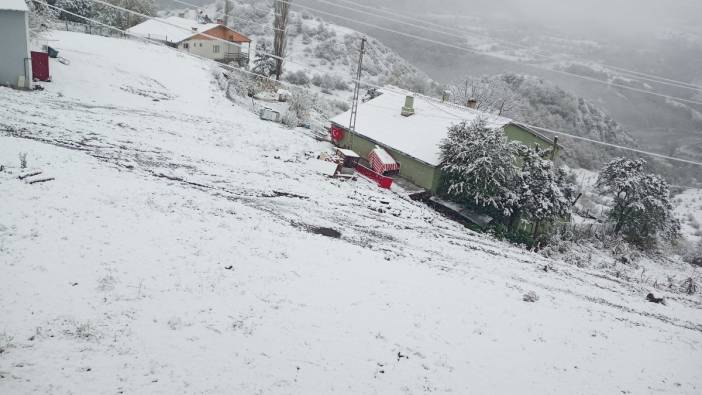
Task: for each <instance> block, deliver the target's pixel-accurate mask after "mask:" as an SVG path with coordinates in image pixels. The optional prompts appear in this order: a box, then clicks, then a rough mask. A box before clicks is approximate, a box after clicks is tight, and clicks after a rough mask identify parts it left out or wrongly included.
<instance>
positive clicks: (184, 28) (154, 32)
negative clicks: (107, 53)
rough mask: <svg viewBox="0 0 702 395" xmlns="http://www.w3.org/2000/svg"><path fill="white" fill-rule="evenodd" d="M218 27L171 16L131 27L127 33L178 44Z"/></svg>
mask: <svg viewBox="0 0 702 395" xmlns="http://www.w3.org/2000/svg"><path fill="white" fill-rule="evenodd" d="M217 26H219V24H217V23H198V22H197V21H194V20H192V19H186V18H181V17H177V16H170V17H168V18H153V19H149V20H147V21H144V22H142V23H140V24H138V25H136V26H133V27H130V28H129V29H127V31H128V32H130V33H133V34H136V35H139V36H142V37H147V38H151V39H154V40H161V41H167V42H169V43H174V44H177V43H179V42H181V41H183V40H187V39H188V38H190V37H192V36H195V35H197V34H200V33H204V32H206V31H208V30H210V29H214V28H215V27H217Z"/></svg>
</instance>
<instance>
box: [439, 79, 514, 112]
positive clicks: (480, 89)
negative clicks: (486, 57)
mask: <svg viewBox="0 0 702 395" xmlns="http://www.w3.org/2000/svg"><path fill="white" fill-rule="evenodd" d="M449 92H450V100H451V102H453V103H455V104H459V105H462V106H470V105H469V101H472V100H475V104H474V107H473V108H475V109H476V110H479V111H484V112H488V113H491V114H495V115H505V116H511V115H514V114H515V113H518V112H519V110H520V109H521V108H522V107H523V106H522V103H521V98H520V96H519V95H518V94H517V93H516V92H514V91H513V90H512V89H510V88H509V87H508V86H507V84H505V83H503V82H502V81H501V80H498V79H494V78H493V79H490V78H485V77H483V78H480V79H476V78H470V77H467V78H464V79H463V80H461V81H459V82H457V83H455V84H453V85H451V86H450V87H449Z"/></svg>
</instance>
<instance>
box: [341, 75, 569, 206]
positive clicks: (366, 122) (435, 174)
mask: <svg viewBox="0 0 702 395" xmlns="http://www.w3.org/2000/svg"><path fill="white" fill-rule="evenodd" d="M398 92H402V93H398ZM377 93H379V95H378V96H375V97H373V98H372V99H370V100H367V101H365V102H363V103H360V104H359V106H358V114H357V118H356V128H355V132H353V133H351V132H350V131H349V119H350V116H351V113H350V111H347V112H344V113H342V114H339V115H337V116H336V117H334V118H333V119H332V120H331V123H332V129H333V130H335V131H336V132H335V133H332V138H333V139H334V142H335V143H336V145H338V146H339V147H342V148H348V149H352V150H354V151H355V152H356V153H358V154H359V155H360V156H361V157H363V158H368V154H369V153H370V151H371V150H372V149H373V148H375V146H380V147H382V148H384V149H385V150H386V151H388V152H389V153H390V155H392V157H393V158H394V159H395V161H397V162H398V163H399V164H400V176H401V177H402V178H404V179H406V180H408V181H410V182H412V183H414V184H415V185H417V186H419V187H422V188H424V189H426V190H428V191H432V192H436V190H437V189H438V187H439V180H440V178H441V170H440V169H439V165H440V163H441V158H440V154H441V152H440V148H439V146H440V144H441V141H442V140H444V139H445V138H446V136H447V133H448V128H449V127H451V126H453V125H455V124H457V123H459V122H461V121H469V122H470V121H473V120H475V119H477V118H478V117H484V118H485V120H486V121H487V123H488V125H489V126H491V127H494V128H499V129H502V130H503V131H504V133H505V134H506V135H507V137H508V138H509V139H511V140H516V141H521V142H522V143H524V144H526V145H529V146H532V147H534V146H540V147H542V148H552V147H553V146H554V141H553V140H552V139H550V138H548V137H546V136H543V135H542V134H540V133H538V132H536V131H534V130H532V129H530V128H528V127H527V126H524V125H521V124H519V123H517V122H515V121H513V120H511V119H508V118H505V117H499V116H495V115H492V114H488V113H485V112H481V111H477V110H474V109H472V108H468V107H461V106H457V105H454V104H449V103H439V102H436V101H433V100H429V99H428V98H422V97H420V96H417V97H415V96H414V95H413V93H411V92H407V91H403V90H400V89H398V88H394V87H393V88H390V89H386V90H379V91H378V92H377ZM377 93H376V94H377ZM559 149H560V147H557V149H556V155H557V154H558V150H559Z"/></svg>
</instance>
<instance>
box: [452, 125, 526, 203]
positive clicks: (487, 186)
mask: <svg viewBox="0 0 702 395" xmlns="http://www.w3.org/2000/svg"><path fill="white" fill-rule="evenodd" d="M440 149H441V170H442V180H441V188H440V191H441V193H442V194H444V195H446V196H448V197H449V198H451V199H453V200H455V201H457V202H460V203H467V204H470V205H472V206H478V207H491V208H492V209H494V210H496V211H498V212H500V213H502V215H504V216H509V215H511V214H512V210H513V207H514V204H515V203H516V202H517V196H516V194H515V193H514V188H515V178H516V176H517V171H518V168H517V167H516V165H515V161H514V153H515V150H516V145H514V144H513V143H510V142H509V141H508V140H507V137H506V136H505V134H504V133H503V132H502V131H501V130H499V129H494V128H490V127H488V126H487V122H486V121H485V119H482V118H481V119H477V120H476V121H474V122H471V123H468V122H465V121H464V122H462V123H459V124H457V125H454V126H452V127H450V128H449V130H448V135H447V138H446V139H445V140H444V141H442V143H441V146H440Z"/></svg>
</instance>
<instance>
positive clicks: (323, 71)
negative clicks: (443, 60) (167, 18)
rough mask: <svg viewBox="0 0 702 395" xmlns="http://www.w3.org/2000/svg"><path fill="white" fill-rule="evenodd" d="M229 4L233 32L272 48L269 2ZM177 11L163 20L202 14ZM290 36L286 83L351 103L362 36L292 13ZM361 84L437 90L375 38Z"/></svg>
mask: <svg viewBox="0 0 702 395" xmlns="http://www.w3.org/2000/svg"><path fill="white" fill-rule="evenodd" d="M231 4H232V11H231V12H230V14H231V15H232V16H231V17H230V25H231V26H232V27H233V28H234V29H236V30H238V31H241V32H243V33H244V34H246V35H248V36H250V37H251V38H253V39H254V40H255V42H258V43H260V42H262V41H269V42H272V39H273V17H274V16H273V7H272V6H271V2H270V1H268V0H234V1H232V2H231ZM174 6H175V7H176V9H173V10H167V11H162V14H163V15H175V14H178V15H184V16H186V17H188V18H191V19H194V18H196V17H197V12H198V11H197V10H195V9H194V8H193V7H185V8H182V7H180V8H179V7H178V6H182V4H178V3H175V5H174ZM201 9H202V10H203V11H204V13H205V14H207V15H209V16H210V17H211V18H212V19H216V18H223V17H224V11H223V9H222V3H221V2H217V1H213V2H212V3H211V4H209V5H206V6H203V7H202V8H201ZM287 31H288V45H287V49H286V63H285V67H284V70H285V73H284V79H286V80H288V81H290V82H292V83H295V84H298V85H304V86H307V87H308V88H312V89H314V90H317V91H321V92H323V93H324V94H326V95H330V96H331V97H336V98H338V99H344V100H347V99H349V98H350V97H351V96H352V93H351V91H352V88H353V85H352V80H353V79H354V78H355V75H356V65H357V64H358V55H359V51H360V44H361V39H362V37H364V34H362V33H359V32H357V31H355V30H353V29H349V28H346V27H343V26H339V25H336V24H333V23H328V22H327V21H324V20H323V19H321V18H319V17H316V16H313V15H310V14H309V13H306V12H300V11H299V10H296V9H293V10H291V12H290V22H289V25H288V29H287ZM269 48H270V47H269ZM269 50H270V49H269ZM363 81H364V82H367V83H370V84H375V85H385V84H392V85H396V86H399V87H401V88H406V89H410V90H412V91H415V92H420V93H430V92H433V91H434V90H437V89H438V88H437V86H438V85H437V84H435V83H433V81H431V79H430V78H429V77H428V76H427V75H426V74H425V73H423V72H422V71H420V70H418V69H417V68H416V67H414V66H413V65H412V64H410V63H409V62H407V61H406V60H405V59H403V58H402V57H400V56H399V55H397V54H396V53H395V52H394V51H392V50H391V49H390V48H388V47H387V46H385V45H384V44H383V43H381V42H380V41H378V40H376V39H375V38H373V37H368V44H367V46H366V52H365V56H364V62H363Z"/></svg>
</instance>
